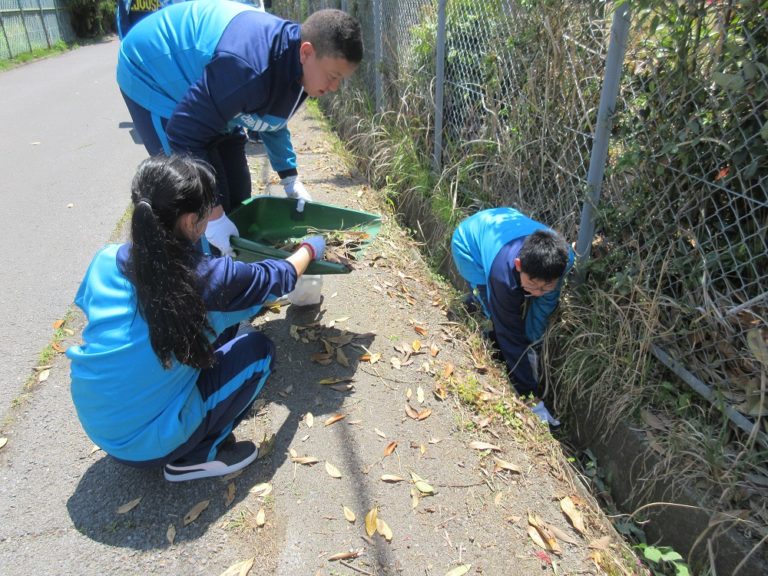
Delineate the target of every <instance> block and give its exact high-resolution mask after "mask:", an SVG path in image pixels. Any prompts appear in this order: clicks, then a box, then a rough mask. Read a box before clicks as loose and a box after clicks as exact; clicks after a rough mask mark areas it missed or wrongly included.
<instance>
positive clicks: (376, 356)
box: [359, 352, 381, 364]
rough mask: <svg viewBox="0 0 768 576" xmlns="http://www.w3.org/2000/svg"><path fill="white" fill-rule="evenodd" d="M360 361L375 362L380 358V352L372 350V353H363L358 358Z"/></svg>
mask: <svg viewBox="0 0 768 576" xmlns="http://www.w3.org/2000/svg"><path fill="white" fill-rule="evenodd" d="M359 360H360V362H370V363H371V364H376V362H378V361H379V360H381V354H379V353H378V352H374V353H373V354H363V355H362V356H360V358H359Z"/></svg>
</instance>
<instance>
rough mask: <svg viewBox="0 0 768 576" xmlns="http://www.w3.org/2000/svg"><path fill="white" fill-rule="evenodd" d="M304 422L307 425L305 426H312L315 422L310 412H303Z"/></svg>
mask: <svg viewBox="0 0 768 576" xmlns="http://www.w3.org/2000/svg"><path fill="white" fill-rule="evenodd" d="M304 424H306V425H307V428H312V426H313V425H314V424H315V417H314V416H313V415H312V412H307V413H306V414H304Z"/></svg>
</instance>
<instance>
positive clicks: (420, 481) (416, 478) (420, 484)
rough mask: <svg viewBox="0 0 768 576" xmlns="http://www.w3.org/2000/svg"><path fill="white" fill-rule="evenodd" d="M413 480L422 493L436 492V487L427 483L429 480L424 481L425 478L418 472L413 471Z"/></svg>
mask: <svg viewBox="0 0 768 576" xmlns="http://www.w3.org/2000/svg"><path fill="white" fill-rule="evenodd" d="M411 481H412V482H413V485H414V486H416V489H417V490H418V491H419V492H420V493H421V494H434V493H435V489H434V488H433V487H432V486H430V485H429V484H427V482H425V481H424V479H423V478H421V477H420V476H418V475H417V474H415V473H413V472H411Z"/></svg>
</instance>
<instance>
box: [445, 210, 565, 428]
mask: <svg viewBox="0 0 768 576" xmlns="http://www.w3.org/2000/svg"><path fill="white" fill-rule="evenodd" d="M451 252H452V254H453V261H454V263H455V265H456V268H457V270H458V271H459V274H461V276H462V277H463V278H464V279H465V280H466V281H467V283H468V284H469V285H470V288H471V289H472V297H473V298H474V299H476V300H477V301H478V302H479V304H480V305H481V307H482V309H483V312H484V313H485V315H486V316H487V317H489V318H490V319H491V321H492V322H493V328H494V333H495V340H496V343H497V344H498V347H499V348H500V350H501V354H502V355H503V356H504V360H505V362H506V364H507V369H508V371H509V373H510V375H511V376H512V377H513V378H514V381H515V389H516V390H517V391H518V393H519V394H520V395H522V396H528V395H533V396H534V397H536V398H538V396H539V394H540V392H541V391H540V390H539V382H538V378H537V376H536V372H537V369H536V368H537V367H536V366H535V365H533V364H532V362H531V359H534V360H533V362H534V363H535V361H536V360H535V356H536V354H535V353H533V354H529V352H531V351H532V350H533V345H535V344H536V343H537V342H538V341H539V340H540V339H541V338H542V336H543V335H544V331H545V329H546V327H547V323H548V321H549V316H550V315H551V314H552V312H554V310H555V308H557V304H558V301H559V299H560V290H561V288H562V285H563V280H564V278H565V275H566V274H567V272H568V270H569V269H570V268H571V266H572V264H573V251H572V250H571V248H570V247H569V246H568V244H567V243H566V242H565V240H563V238H562V237H561V236H560V235H558V234H557V233H555V232H553V231H552V230H550V229H548V228H547V227H546V226H545V225H544V224H541V223H539V222H536V221H535V220H532V219H531V218H528V217H527V216H524V215H523V214H521V213H520V212H518V211H517V210H515V209H513V208H493V209H491V210H483V211H481V212H478V213H477V214H474V215H473V216H470V217H469V218H467V219H466V220H464V221H462V222H461V223H460V224H459V225H458V227H457V228H456V230H455V232H454V233H453V239H452V242H451ZM534 412H536V414H537V415H538V416H539V417H540V418H541V419H542V420H544V421H546V422H548V423H550V424H553V425H557V424H559V422H557V421H556V420H555V419H554V418H552V416H551V414H550V413H549V411H548V410H547V408H546V407H545V406H544V404H543V402H541V401H538V402H537V404H536V405H535V407H534Z"/></svg>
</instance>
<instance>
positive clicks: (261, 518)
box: [256, 508, 267, 528]
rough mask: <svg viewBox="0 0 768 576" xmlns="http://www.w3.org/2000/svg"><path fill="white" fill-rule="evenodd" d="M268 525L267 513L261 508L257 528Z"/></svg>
mask: <svg viewBox="0 0 768 576" xmlns="http://www.w3.org/2000/svg"><path fill="white" fill-rule="evenodd" d="M266 523H267V513H266V512H264V508H259V511H258V512H257V513H256V526H258V527H259V528H261V527H262V526H264V524H266Z"/></svg>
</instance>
